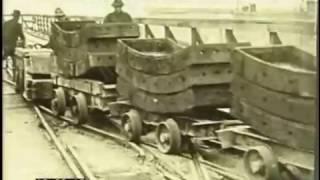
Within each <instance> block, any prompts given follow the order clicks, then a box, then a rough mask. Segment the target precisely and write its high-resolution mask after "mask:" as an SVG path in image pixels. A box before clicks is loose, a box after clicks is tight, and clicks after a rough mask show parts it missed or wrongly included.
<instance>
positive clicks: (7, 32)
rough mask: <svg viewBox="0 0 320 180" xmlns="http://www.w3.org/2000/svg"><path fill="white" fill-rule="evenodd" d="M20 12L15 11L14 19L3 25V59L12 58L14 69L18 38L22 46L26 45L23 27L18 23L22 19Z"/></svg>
mask: <svg viewBox="0 0 320 180" xmlns="http://www.w3.org/2000/svg"><path fill="white" fill-rule="evenodd" d="M20 15H21V13H20V11H19V10H14V11H13V14H12V16H13V18H12V19H11V20H8V21H6V22H5V23H4V24H3V31H4V32H3V56H2V59H3V60H5V59H7V58H8V57H9V56H10V57H11V58H12V61H13V67H14V66H15V60H14V53H15V49H16V47H17V41H18V38H20V39H21V41H22V46H24V45H25V36H24V34H23V30H22V25H21V24H20V23H19V22H18V21H19V18H20ZM6 67H8V62H6Z"/></svg>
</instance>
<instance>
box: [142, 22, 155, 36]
mask: <svg viewBox="0 0 320 180" xmlns="http://www.w3.org/2000/svg"><path fill="white" fill-rule="evenodd" d="M144 30H145V38H149V37H150V38H151V39H154V38H155V36H154V34H153V33H152V31H151V29H150V27H149V25H148V24H145V25H144Z"/></svg>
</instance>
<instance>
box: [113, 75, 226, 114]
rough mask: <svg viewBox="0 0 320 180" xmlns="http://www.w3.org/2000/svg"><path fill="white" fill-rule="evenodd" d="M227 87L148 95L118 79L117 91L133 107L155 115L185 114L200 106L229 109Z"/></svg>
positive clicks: (195, 88)
mask: <svg viewBox="0 0 320 180" xmlns="http://www.w3.org/2000/svg"><path fill="white" fill-rule="evenodd" d="M226 88H227V87H225V86H222V87H221V86H204V87H198V86H197V87H194V88H188V89H185V90H183V91H180V92H178V93H170V94H155V93H148V92H146V91H143V90H141V89H139V88H137V87H134V86H132V85H131V84H130V82H128V81H126V80H123V79H121V78H118V80H117V90H118V92H119V93H120V96H121V97H124V98H127V99H129V100H130V102H131V104H132V105H133V106H136V107H138V108H141V109H143V110H145V111H148V112H154V113H183V112H186V111H188V110H191V109H192V108H194V107H198V106H211V107H229V106H230V105H229V104H230V101H231V100H230V99H231V94H230V93H228V91H226Z"/></svg>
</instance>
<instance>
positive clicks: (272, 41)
mask: <svg viewBox="0 0 320 180" xmlns="http://www.w3.org/2000/svg"><path fill="white" fill-rule="evenodd" d="M269 37H270V38H269V42H270V44H282V42H281V40H280V37H279V35H278V33H277V32H275V31H270V32H269Z"/></svg>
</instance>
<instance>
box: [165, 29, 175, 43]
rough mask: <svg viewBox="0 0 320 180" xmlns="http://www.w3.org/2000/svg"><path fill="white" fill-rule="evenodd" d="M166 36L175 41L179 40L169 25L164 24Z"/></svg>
mask: <svg viewBox="0 0 320 180" xmlns="http://www.w3.org/2000/svg"><path fill="white" fill-rule="evenodd" d="M164 37H165V38H169V39H172V40H173V41H175V42H177V39H176V38H175V37H174V34H173V33H172V31H171V29H170V28H169V26H164Z"/></svg>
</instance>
